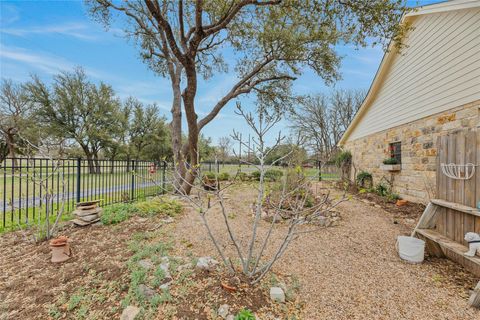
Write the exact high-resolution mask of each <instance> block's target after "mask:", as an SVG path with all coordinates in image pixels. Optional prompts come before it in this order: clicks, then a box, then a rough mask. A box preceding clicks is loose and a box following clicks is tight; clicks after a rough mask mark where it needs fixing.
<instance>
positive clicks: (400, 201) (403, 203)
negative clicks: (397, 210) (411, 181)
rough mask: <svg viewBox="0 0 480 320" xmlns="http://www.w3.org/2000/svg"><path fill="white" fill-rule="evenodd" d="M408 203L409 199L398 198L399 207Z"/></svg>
mask: <svg viewBox="0 0 480 320" xmlns="http://www.w3.org/2000/svg"><path fill="white" fill-rule="evenodd" d="M407 203H408V201H407V200H397V203H396V205H397V207H401V206H404V205H406V204H407Z"/></svg>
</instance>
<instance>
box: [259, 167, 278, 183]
mask: <svg viewBox="0 0 480 320" xmlns="http://www.w3.org/2000/svg"><path fill="white" fill-rule="evenodd" d="M282 176H283V171H282V170H278V169H268V170H267V171H265V180H268V181H278V180H280V178H281V177H282ZM259 178H260V176H259Z"/></svg>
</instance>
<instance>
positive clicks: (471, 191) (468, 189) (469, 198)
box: [462, 131, 480, 246]
mask: <svg viewBox="0 0 480 320" xmlns="http://www.w3.org/2000/svg"><path fill="white" fill-rule="evenodd" d="M476 140H477V139H476V133H475V131H468V132H467V133H466V135H465V163H473V164H476V163H477V162H478V160H477V155H476ZM476 169H477V168H476ZM475 171H476V170H475ZM475 174H477V172H475ZM475 184H476V176H473V177H472V178H471V179H468V180H465V205H467V206H469V207H476V202H475V193H476V189H477V187H476V186H475ZM478 188H480V187H478ZM463 219H464V220H463V232H464V233H466V232H474V231H475V217H474V216H471V215H469V214H465V215H464V218H463ZM462 241H463V244H464V245H465V246H467V245H468V244H467V242H466V241H465V240H463V239H462Z"/></svg>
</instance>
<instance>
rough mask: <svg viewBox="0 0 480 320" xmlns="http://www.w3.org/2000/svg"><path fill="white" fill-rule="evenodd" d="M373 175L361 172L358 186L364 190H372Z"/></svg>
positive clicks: (358, 176)
mask: <svg viewBox="0 0 480 320" xmlns="http://www.w3.org/2000/svg"><path fill="white" fill-rule="evenodd" d="M372 181H373V178H372V174H371V173H370V172H367V171H361V172H360V173H359V174H358V175H357V184H358V185H359V186H360V187H362V188H371V187H372Z"/></svg>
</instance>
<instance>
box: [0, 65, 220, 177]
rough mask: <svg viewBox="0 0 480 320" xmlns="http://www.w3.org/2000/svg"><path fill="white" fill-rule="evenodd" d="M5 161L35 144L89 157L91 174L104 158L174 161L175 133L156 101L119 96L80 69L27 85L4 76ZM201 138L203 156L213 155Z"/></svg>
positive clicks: (0, 102) (1, 147)
mask: <svg viewBox="0 0 480 320" xmlns="http://www.w3.org/2000/svg"><path fill="white" fill-rule="evenodd" d="M0 137H1V139H0V160H3V159H4V158H5V157H7V156H8V157H18V156H27V155H28V156H33V155H35V151H36V150H34V149H32V148H31V146H32V145H35V146H38V147H40V148H43V149H44V150H45V151H46V152H47V153H48V154H50V155H55V156H66V157H79V156H81V157H85V158H86V159H87V160H88V167H89V172H90V173H98V172H99V170H100V164H99V159H102V158H104V159H112V160H115V159H122V160H131V159H145V160H157V161H160V160H163V159H165V160H170V159H171V158H172V147H171V133H170V127H169V124H168V123H167V119H166V118H165V117H163V116H160V115H159V108H158V106H157V105H156V104H155V103H152V104H145V103H142V102H141V101H139V100H138V99H136V98H134V97H129V98H127V99H125V100H123V101H122V100H121V99H120V98H118V97H117V96H116V94H115V92H114V90H113V89H112V87H111V86H109V85H107V84H105V83H103V82H100V83H99V84H95V83H93V82H91V81H90V80H89V79H88V78H87V76H86V74H85V72H84V71H83V70H82V69H80V68H78V69H76V70H74V71H73V72H62V73H60V74H58V75H56V76H54V77H53V79H52V81H51V83H50V84H47V83H45V82H43V81H42V80H41V79H40V78H39V77H37V76H33V77H32V79H31V80H30V81H28V82H25V83H15V82H13V81H12V80H8V79H3V80H2V83H1V88H0ZM210 144H211V140H210V139H206V138H205V137H203V136H201V138H200V145H201V148H200V149H201V150H203V153H202V156H205V157H208V156H210V155H211V154H213V153H214V152H213V150H212V148H213V147H211V146H210Z"/></svg>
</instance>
